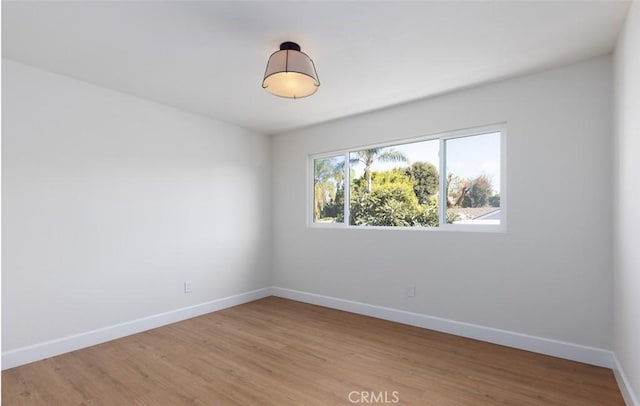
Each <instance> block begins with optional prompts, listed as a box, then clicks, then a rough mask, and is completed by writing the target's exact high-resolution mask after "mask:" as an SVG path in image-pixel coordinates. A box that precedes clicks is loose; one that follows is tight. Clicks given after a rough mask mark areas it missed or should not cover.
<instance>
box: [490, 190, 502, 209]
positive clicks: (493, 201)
mask: <svg viewBox="0 0 640 406" xmlns="http://www.w3.org/2000/svg"><path fill="white" fill-rule="evenodd" d="M489 206H491V207H500V194H499V193H496V194H495V195H493V196H489Z"/></svg>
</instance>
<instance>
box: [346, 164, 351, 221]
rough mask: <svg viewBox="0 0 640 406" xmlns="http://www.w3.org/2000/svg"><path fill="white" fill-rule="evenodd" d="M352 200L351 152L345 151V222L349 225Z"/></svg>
mask: <svg viewBox="0 0 640 406" xmlns="http://www.w3.org/2000/svg"><path fill="white" fill-rule="evenodd" d="M350 202H351V162H349V152H345V153H344V224H345V226H348V225H349V218H350V214H349V206H350Z"/></svg>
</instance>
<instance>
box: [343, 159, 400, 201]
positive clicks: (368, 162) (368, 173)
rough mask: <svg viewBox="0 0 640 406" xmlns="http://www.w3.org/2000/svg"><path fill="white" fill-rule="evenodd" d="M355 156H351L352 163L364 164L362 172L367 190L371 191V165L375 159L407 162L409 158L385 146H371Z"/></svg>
mask: <svg viewBox="0 0 640 406" xmlns="http://www.w3.org/2000/svg"><path fill="white" fill-rule="evenodd" d="M355 155H356V156H355V158H351V159H350V161H351V163H352V164H357V163H358V162H362V163H363V164H364V174H363V176H365V177H366V178H367V190H368V191H369V193H371V190H372V183H371V166H372V165H373V163H374V162H376V161H381V162H409V158H407V156H406V155H405V154H403V153H402V152H400V151H394V150H393V149H386V148H371V149H363V150H362V151H358V152H356V154H355Z"/></svg>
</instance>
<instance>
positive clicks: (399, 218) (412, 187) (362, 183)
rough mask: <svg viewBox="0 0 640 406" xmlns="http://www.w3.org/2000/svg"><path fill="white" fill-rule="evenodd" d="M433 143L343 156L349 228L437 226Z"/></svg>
mask: <svg viewBox="0 0 640 406" xmlns="http://www.w3.org/2000/svg"><path fill="white" fill-rule="evenodd" d="M438 148H439V142H438V140H429V141H421V142H414V143H410V144H400V145H394V146H390V147H384V148H370V149H364V150H360V151H354V152H351V153H350V154H349V164H350V165H349V166H350V171H349V172H350V179H351V183H350V190H349V192H350V199H349V224H351V225H357V226H391V227H437V226H438V212H439V210H438V207H439V199H438V192H439V188H440V181H439V174H438V167H439V158H438Z"/></svg>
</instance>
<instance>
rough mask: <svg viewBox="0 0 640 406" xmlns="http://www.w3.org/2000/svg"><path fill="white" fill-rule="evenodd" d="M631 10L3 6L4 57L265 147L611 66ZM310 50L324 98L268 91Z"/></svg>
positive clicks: (575, 6)
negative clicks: (599, 61) (271, 138)
mask: <svg viewBox="0 0 640 406" xmlns="http://www.w3.org/2000/svg"><path fill="white" fill-rule="evenodd" d="M628 5H629V3H627V2H617V1H598V2H577V1H571V2H561V1H544V2H540V1H539V2H509V1H501V2H481V1H480V2H479V1H467V2H452V1H439V2H395V1H388V2H361V1H358V2H265V1H260V2H177V1H176V2H148V1H143V2H7V1H3V2H2V54H3V56H4V57H7V58H10V59H13V60H16V61H19V62H23V63H26V64H30V65H34V66H38V67H41V68H44V69H47V70H50V71H53V72H57V73H61V74H64V75H68V76H71V77H74V78H77V79H80V80H84V81H87V82H91V83H95V84H98V85H101V86H104V87H108V88H111V89H116V90H119V91H122V92H126V93H129V94H133V95H137V96H140V97H144V98H148V99H151V100H155V101H158V102H161V103H165V104H168V105H172V106H176V107H179V108H182V109H185V110H189V111H194V112H198V113H202V114H205V115H208V116H211V117H214V118H216V119H220V120H224V121H228V122H231V123H235V124H238V125H240V126H243V127H247V128H251V129H254V130H257V131H260V132H264V133H274V132H280V131H283V130H286V129H291V128H295V127H300V126H305V125H309V124H313V123H318V122H322V121H326V120H332V119H336V118H339V117H344V116H348V115H352V114H357V113H361V112H365V111H369V110H374V109H379V108H383V107H386V106H390V105H394V104H399V103H403V102H407V101H409V100H415V99H419V98H423V97H428V96H432V95H435V94H438V93H442V92H446V91H450V90H453V89H458V88H461V87H465V86H470V85H473V84H477V83H482V82H487V81H492V80H496V79H500V78H504V77H508V76H513V75H517V74H520V73H524V72H531V71H535V70H540V69H544V68H548V67H552V66H558V65H562V64H567V63H571V62H574V61H579V60H583V59H586V58H589V57H592V56H597V55H603V54H606V53H608V52H610V51H611V50H612V48H613V46H614V43H615V39H616V37H617V34H618V31H619V29H620V27H621V26H622V23H623V21H624V18H625V16H626V13H627V9H628ZM286 40H290V41H294V42H298V43H299V44H300V45H301V46H302V50H303V51H305V52H307V53H308V54H309V55H310V56H311V58H313V59H314V62H315V64H316V68H317V70H318V75H319V77H320V82H321V83H322V85H321V86H320V90H319V91H318V93H316V94H315V95H314V96H312V97H310V98H307V99H300V100H289V99H281V98H277V97H274V96H272V95H271V94H269V93H267V92H265V91H264V90H263V89H262V88H261V86H260V85H261V81H262V75H263V74H264V69H265V66H266V63H267V59H268V57H269V55H270V54H271V53H272V52H274V51H275V50H277V48H278V45H279V44H280V42H283V41H286Z"/></svg>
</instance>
